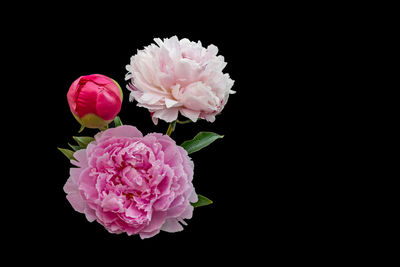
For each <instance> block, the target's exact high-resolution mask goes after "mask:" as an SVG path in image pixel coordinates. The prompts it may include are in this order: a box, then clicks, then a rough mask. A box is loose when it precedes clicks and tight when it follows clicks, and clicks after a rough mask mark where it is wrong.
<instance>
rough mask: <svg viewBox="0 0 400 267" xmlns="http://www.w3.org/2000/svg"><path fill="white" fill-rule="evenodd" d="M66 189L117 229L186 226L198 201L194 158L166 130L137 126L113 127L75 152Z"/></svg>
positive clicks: (148, 231) (143, 231) (81, 208)
mask: <svg viewBox="0 0 400 267" xmlns="http://www.w3.org/2000/svg"><path fill="white" fill-rule="evenodd" d="M74 157H75V158H76V159H77V161H74V160H72V163H73V164H75V165H76V166H78V168H71V170H70V177H69V179H68V180H67V182H66V184H65V186H64V191H65V192H66V193H67V199H68V201H69V202H70V203H71V205H72V207H73V208H74V209H75V210H76V211H78V212H81V213H84V214H85V215H86V218H87V219H88V220H89V221H90V222H92V221H94V220H97V221H98V222H99V223H100V224H102V225H103V226H104V227H105V228H106V229H107V230H108V231H109V232H111V233H123V232H126V233H127V234H128V235H134V234H139V235H140V237H141V238H148V237H152V236H154V235H156V234H157V233H159V232H160V230H163V231H166V232H177V231H181V230H183V227H182V225H181V224H180V223H182V224H184V225H186V223H185V222H184V219H190V218H191V217H192V212H193V206H192V205H191V204H190V202H196V201H197V195H196V192H195V190H194V187H193V184H192V178H193V162H192V161H191V160H190V158H189V157H188V155H187V152H186V151H185V150H184V149H183V148H182V147H180V146H177V145H176V144H175V142H174V141H173V140H172V139H171V138H170V137H169V136H166V135H162V134H158V133H152V134H148V135H146V136H144V137H143V136H142V133H141V132H140V131H139V130H137V129H136V128H135V127H133V126H119V127H117V128H111V129H108V130H106V131H104V132H101V133H98V134H97V135H96V136H95V141H93V142H91V143H90V144H89V145H88V146H87V148H86V149H82V150H78V151H76V152H75V154H74Z"/></svg>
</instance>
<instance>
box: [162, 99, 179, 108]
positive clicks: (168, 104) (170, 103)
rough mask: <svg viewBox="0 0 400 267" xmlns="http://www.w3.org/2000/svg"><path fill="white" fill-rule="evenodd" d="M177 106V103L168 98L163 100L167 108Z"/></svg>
mask: <svg viewBox="0 0 400 267" xmlns="http://www.w3.org/2000/svg"><path fill="white" fill-rule="evenodd" d="M177 104H179V102H178V101H176V100H172V99H170V98H165V105H166V106H167V108H171V107H174V106H176V105H177Z"/></svg>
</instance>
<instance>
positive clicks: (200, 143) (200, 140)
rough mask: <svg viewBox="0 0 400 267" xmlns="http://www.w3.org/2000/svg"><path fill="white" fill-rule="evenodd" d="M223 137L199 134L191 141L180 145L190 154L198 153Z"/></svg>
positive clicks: (209, 133)
mask: <svg viewBox="0 0 400 267" xmlns="http://www.w3.org/2000/svg"><path fill="white" fill-rule="evenodd" d="M223 137H224V136H223V135H219V134H216V133H212V132H200V133H198V134H197V135H196V136H195V137H194V138H193V139H192V140H188V141H185V142H183V143H182V145H181V146H182V147H183V148H184V149H185V150H186V151H187V152H188V154H191V153H193V152H196V151H199V150H200V149H202V148H204V147H206V146H208V145H210V144H211V143H212V142H214V141H215V140H217V139H219V138H223Z"/></svg>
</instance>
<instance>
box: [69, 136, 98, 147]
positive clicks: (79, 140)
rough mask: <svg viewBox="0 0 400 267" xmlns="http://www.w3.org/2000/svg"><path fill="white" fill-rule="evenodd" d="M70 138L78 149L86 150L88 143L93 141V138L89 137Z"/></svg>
mask: <svg viewBox="0 0 400 267" xmlns="http://www.w3.org/2000/svg"><path fill="white" fill-rule="evenodd" d="M72 138H74V140H75V141H76V142H77V143H78V145H79V147H80V148H86V147H87V145H88V144H89V143H90V142H92V141H94V138H93V137H90V136H72Z"/></svg>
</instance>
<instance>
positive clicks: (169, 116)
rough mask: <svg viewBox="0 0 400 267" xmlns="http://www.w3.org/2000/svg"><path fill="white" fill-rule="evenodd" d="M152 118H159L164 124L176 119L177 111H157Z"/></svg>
mask: <svg viewBox="0 0 400 267" xmlns="http://www.w3.org/2000/svg"><path fill="white" fill-rule="evenodd" d="M153 118H159V119H162V120H164V121H166V122H172V121H174V120H176V119H177V118H178V109H177V108H169V109H163V110H157V111H156V112H154V114H153Z"/></svg>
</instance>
